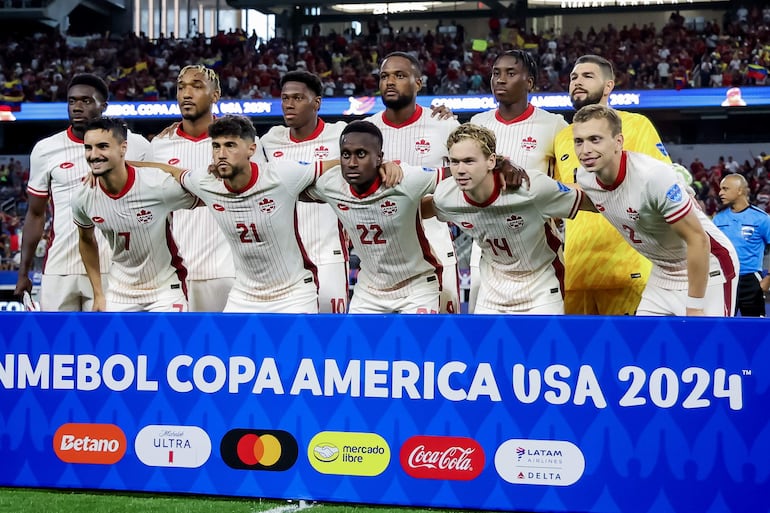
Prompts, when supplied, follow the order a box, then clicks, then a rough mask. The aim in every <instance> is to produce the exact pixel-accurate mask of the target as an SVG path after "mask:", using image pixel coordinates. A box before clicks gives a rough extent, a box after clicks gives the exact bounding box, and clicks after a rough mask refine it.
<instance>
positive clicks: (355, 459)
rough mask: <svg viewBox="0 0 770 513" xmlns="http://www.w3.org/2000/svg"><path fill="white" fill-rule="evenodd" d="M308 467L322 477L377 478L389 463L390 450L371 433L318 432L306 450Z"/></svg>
mask: <svg viewBox="0 0 770 513" xmlns="http://www.w3.org/2000/svg"><path fill="white" fill-rule="evenodd" d="M307 458H308V460H309V461H310V465H311V466H312V467H313V468H314V469H316V470H317V471H318V472H320V473H322V474H335V475H342V476H377V475H379V474H382V473H383V472H384V471H385V469H386V468H388V464H389V463H390V447H389V446H388V443H387V442H386V441H385V439H384V438H382V437H381V436H380V435H377V434H375V433H353V432H344V431H322V432H320V433H318V434H317V435H315V436H314V437H313V439H312V440H310V443H309V444H308V447H307Z"/></svg>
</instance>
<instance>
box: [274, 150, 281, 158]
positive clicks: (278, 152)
mask: <svg viewBox="0 0 770 513" xmlns="http://www.w3.org/2000/svg"><path fill="white" fill-rule="evenodd" d="M273 157H275V158H277V159H279V158H281V157H283V152H282V151H281V150H276V151H274V152H273Z"/></svg>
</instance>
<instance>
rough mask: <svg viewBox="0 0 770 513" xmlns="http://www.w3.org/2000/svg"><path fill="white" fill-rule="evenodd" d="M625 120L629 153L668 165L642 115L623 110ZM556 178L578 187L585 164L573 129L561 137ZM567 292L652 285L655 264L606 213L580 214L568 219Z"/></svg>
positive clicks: (663, 150) (556, 147) (557, 146)
mask: <svg viewBox="0 0 770 513" xmlns="http://www.w3.org/2000/svg"><path fill="white" fill-rule="evenodd" d="M617 112H618V114H619V115H620V119H621V120H622V121H623V136H624V143H623V149H624V150H629V151H636V152H639V153H645V154H647V155H650V156H651V157H654V158H656V159H658V160H661V161H663V162H668V163H669V164H670V163H671V158H670V157H669V156H668V152H666V148H665V147H664V146H663V142H661V140H660V136H659V135H658V131H657V130H655V127H654V126H652V123H651V122H650V120H649V119H647V118H646V117H645V116H643V115H642V114H635V113H633V112H626V111H621V110H619V111H617ZM554 154H555V155H556V177H555V178H556V180H559V181H560V182H563V183H575V173H576V172H577V168H578V167H579V166H580V161H579V160H578V158H577V155H575V146H574V143H573V137H572V125H570V126H568V127H566V128H564V129H563V130H562V131H561V132H559V133H558V134H557V135H556V141H555V142H554ZM564 261H565V266H566V269H565V280H564V281H565V283H564V286H565V290H587V289H620V288H626V287H630V286H632V280H634V281H635V282H636V283H638V280H639V278H641V279H642V280H644V281H645V282H646V281H647V278H648V276H649V275H650V268H651V267H652V264H651V263H650V262H649V260H647V259H646V258H644V257H643V256H642V255H640V254H639V253H637V252H636V251H635V250H634V249H633V248H632V247H631V246H629V245H628V243H626V241H625V240H624V239H623V237H622V236H621V235H620V234H619V233H618V232H617V230H615V228H613V227H612V225H610V223H608V222H607V221H606V220H605V219H604V218H603V217H602V215H601V214H595V213H592V212H580V214H578V216H577V217H576V218H575V219H568V220H566V227H565V242H564Z"/></svg>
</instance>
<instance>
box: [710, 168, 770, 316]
mask: <svg viewBox="0 0 770 513" xmlns="http://www.w3.org/2000/svg"><path fill="white" fill-rule="evenodd" d="M719 198H720V199H721V200H722V205H724V206H726V207H727V208H725V209H724V210H722V211H721V212H718V213H717V215H715V216H714V224H715V225H716V226H717V228H719V229H720V230H722V232H723V233H724V234H725V235H727V238H728V239H730V242H732V243H733V246H735V250H736V251H737V252H738V260H740V264H741V265H740V277H739V278H738V297H737V301H736V302H737V306H738V310H739V311H740V312H741V315H742V316H743V317H764V316H765V293H766V292H767V291H768V289H770V275H768V274H767V268H768V254H767V250H768V245H770V216H768V215H767V214H766V213H765V212H764V211H762V210H761V209H759V208H757V207H755V206H754V205H752V204H751V203H749V184H748V183H747V182H746V179H745V178H744V177H743V175H739V174H733V175H727V176H726V177H725V178H723V179H722V183H721V184H720V187H719Z"/></svg>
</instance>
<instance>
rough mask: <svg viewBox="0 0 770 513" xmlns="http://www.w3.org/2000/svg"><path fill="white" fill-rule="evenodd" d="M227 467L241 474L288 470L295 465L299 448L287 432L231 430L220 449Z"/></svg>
mask: <svg viewBox="0 0 770 513" xmlns="http://www.w3.org/2000/svg"><path fill="white" fill-rule="evenodd" d="M219 452H220V453H221V454H222V460H224V462H225V463H226V464H227V466H229V467H232V468H237V469H241V470H275V471H281V470H287V469H289V468H291V466H292V465H294V463H295V462H296V461H297V456H298V455H299V446H298V445H297V440H295V439H294V437H293V436H291V435H290V434H289V433H287V432H286V431H280V430H270V429H233V430H230V431H228V432H227V433H225V436H224V437H222V443H221V444H220V445H219Z"/></svg>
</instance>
